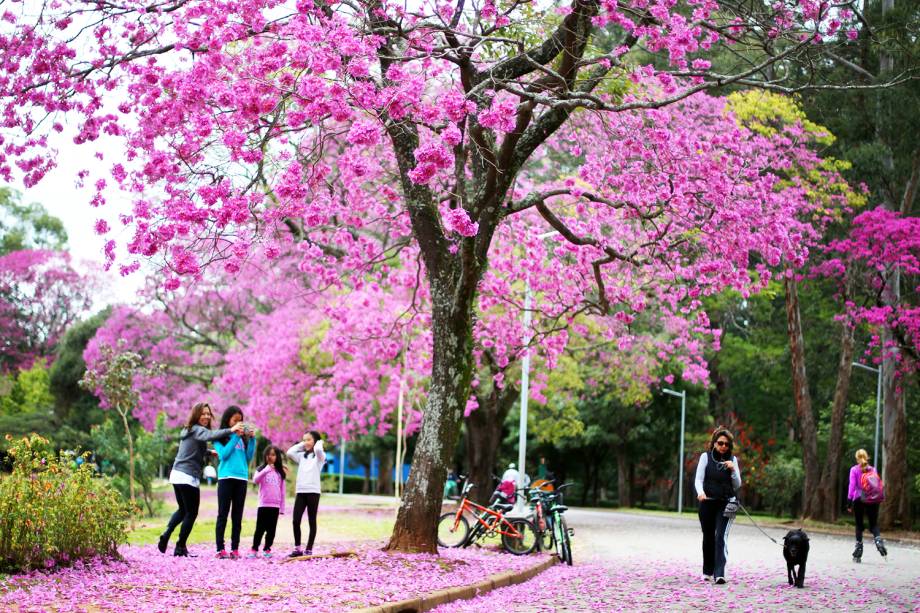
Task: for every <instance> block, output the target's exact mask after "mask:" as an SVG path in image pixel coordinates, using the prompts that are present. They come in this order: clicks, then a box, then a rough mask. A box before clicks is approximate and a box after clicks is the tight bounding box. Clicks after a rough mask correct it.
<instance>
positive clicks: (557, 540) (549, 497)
mask: <svg viewBox="0 0 920 613" xmlns="http://www.w3.org/2000/svg"><path fill="white" fill-rule="evenodd" d="M571 486H572V484H571V483H565V484H563V485H560V486H559V487H558V488H556V490H555V491H553V492H544V491H542V490H531V491H530V496H531V504H532V505H534V524H535V529H536V530H537V542H538V543H539V546H540V548H541V551H549V550H551V549H553V548H554V547H555V549H556V555H558V556H559V559H560V560H562V561H563V562H565V563H566V564H568V565H569V566H571V565H572V563H573V558H572V538H571V537H572V533H573V532H574V531H573V530H572V529H571V528H569V527H568V525H567V524H566V521H565V517H564V516H563V514H564V513H565V512H566V511H567V510H568V507H567V506H565V505H564V504H563V502H562V501H563V491H564V490H565V489H566V488H568V487H571ZM541 517H542V522H541ZM541 523H544V524H545V528H544V529H543V530H540V526H541Z"/></svg>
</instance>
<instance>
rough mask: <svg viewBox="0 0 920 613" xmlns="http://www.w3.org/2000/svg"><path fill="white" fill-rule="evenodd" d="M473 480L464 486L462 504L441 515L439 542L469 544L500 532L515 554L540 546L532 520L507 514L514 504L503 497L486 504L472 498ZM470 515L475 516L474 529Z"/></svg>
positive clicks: (511, 551)
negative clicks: (470, 497) (454, 509)
mask: <svg viewBox="0 0 920 613" xmlns="http://www.w3.org/2000/svg"><path fill="white" fill-rule="evenodd" d="M474 487H475V484H473V483H466V484H465V485H464V486H463V491H462V494H461V500H460V505H459V506H458V507H457V510H456V511H455V512H451V513H444V514H443V515H441V517H440V519H438V544H439V545H440V546H441V547H469V546H470V545H472V544H473V543H475V542H476V541H477V540H479V539H480V538H484V537H489V536H495V535H496V534H500V535H501V538H502V547H504V549H505V551H508V552H509V553H513V554H514V555H518V556H520V555H524V554H528V553H530V552H532V551H533V550H534V549H535V548H536V546H537V533H536V531H534V527H533V524H532V523H530V521H529V520H527V519H525V518H523V517H511V518H509V517H505V513H507V512H508V511H510V510H511V509H512V508H513V507H514V505H513V504H509V503H507V502H503V501H502V500H501V499H500V498H499V499H496V500H495V502H493V503H492V504H490V505H489V506H488V507H484V506H482V505H480V504H476V503H475V502H473V501H472V500H470V499H469V493H470V490H472V489H473V488H474ZM467 515H471V516H472V517H473V518H474V519H475V523H474V524H473V527H472V529H471V528H470V522H469V520H468V519H467V517H466V516H467Z"/></svg>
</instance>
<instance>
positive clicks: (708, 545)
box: [695, 426, 741, 585]
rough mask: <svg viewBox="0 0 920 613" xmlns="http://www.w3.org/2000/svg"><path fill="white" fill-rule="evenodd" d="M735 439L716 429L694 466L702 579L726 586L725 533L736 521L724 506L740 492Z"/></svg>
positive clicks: (726, 545)
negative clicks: (700, 538)
mask: <svg viewBox="0 0 920 613" xmlns="http://www.w3.org/2000/svg"><path fill="white" fill-rule="evenodd" d="M733 443H734V438H733V437H732V435H731V432H729V431H728V430H726V429H725V428H723V427H722V426H719V427H718V428H716V429H715V431H714V432H713V433H712V438H711V439H710V441H709V449H708V450H707V451H706V452H705V453H703V454H702V455H701V456H700V461H699V463H698V464H697V465H696V480H695V483H696V498H697V500H699V501H700V510H699V516H700V527H701V528H702V529H703V579H704V580H706V581H713V580H715V582H716V583H718V584H719V585H721V584H723V583H725V562H726V559H727V558H728V532H729V530H730V529H731V525H732V522H734V520H735V515H734V513H729V514H728V515H729V516H728V517H726V513H725V507H726V506H727V505H728V503H729V501H732V502H734V501H735V500H736V498H735V493H736V492H737V491H738V490H739V489H741V469H740V468H739V467H738V458H736V457H735V456H734V455H732V449H733Z"/></svg>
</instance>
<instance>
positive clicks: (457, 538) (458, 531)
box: [438, 513, 470, 547]
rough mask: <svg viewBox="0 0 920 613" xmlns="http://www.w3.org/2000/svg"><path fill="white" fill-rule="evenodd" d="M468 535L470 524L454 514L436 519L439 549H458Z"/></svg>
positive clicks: (447, 514)
mask: <svg viewBox="0 0 920 613" xmlns="http://www.w3.org/2000/svg"><path fill="white" fill-rule="evenodd" d="M469 535H470V523H469V522H468V521H467V519H466V518H465V517H463V516H462V515H461V516H460V521H457V514H456V513H445V514H444V515H442V516H441V517H440V519H438V545H440V546H441V547H460V546H461V545H463V544H464V543H465V542H466V539H467V538H468V537H469Z"/></svg>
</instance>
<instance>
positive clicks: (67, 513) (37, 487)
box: [0, 435, 130, 572]
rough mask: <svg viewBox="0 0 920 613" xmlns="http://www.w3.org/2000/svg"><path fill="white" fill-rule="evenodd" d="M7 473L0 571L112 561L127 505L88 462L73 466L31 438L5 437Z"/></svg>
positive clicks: (1, 498)
mask: <svg viewBox="0 0 920 613" xmlns="http://www.w3.org/2000/svg"><path fill="white" fill-rule="evenodd" d="M6 440H7V443H8V444H9V445H10V448H9V453H10V455H11V456H12V458H13V472H12V473H11V474H9V475H5V476H3V477H2V478H0V571H3V572H22V571H27V570H30V569H36V568H54V567H56V566H64V565H68V564H70V563H72V562H74V561H76V560H79V559H84V558H93V557H97V556H102V557H117V556H118V545H119V544H121V543H124V542H125V541H126V540H127V518H128V516H129V511H130V510H129V508H128V505H127V504H125V503H124V502H123V501H122V498H121V496H119V494H118V492H116V491H115V489H114V488H113V487H112V486H111V485H110V483H109V481H108V480H107V479H104V478H98V477H95V476H94V471H93V468H92V467H91V466H90V465H89V463H88V462H85V463H83V465H82V466H79V467H77V466H76V465H75V463H74V462H72V461H70V460H62V459H61V458H59V457H58V456H57V454H55V452H54V451H53V449H52V448H51V445H50V443H49V442H48V440H47V439H44V438H42V437H40V436H37V435H32V436H31V437H29V438H22V439H19V440H16V441H14V440H13V437H12V436H10V435H7V437H6Z"/></svg>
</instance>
